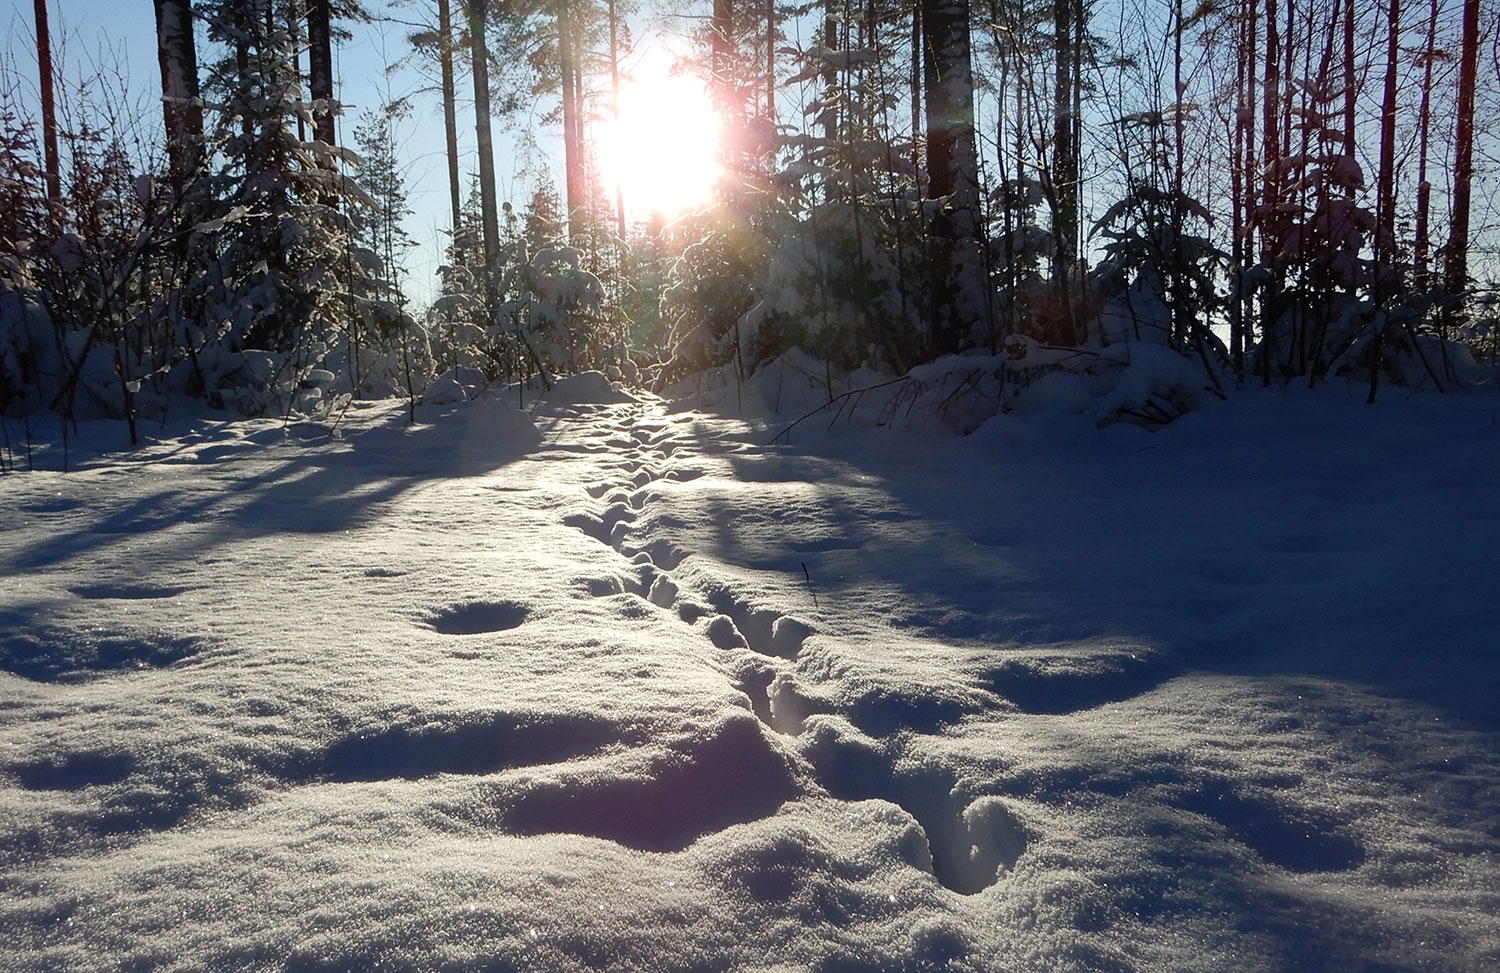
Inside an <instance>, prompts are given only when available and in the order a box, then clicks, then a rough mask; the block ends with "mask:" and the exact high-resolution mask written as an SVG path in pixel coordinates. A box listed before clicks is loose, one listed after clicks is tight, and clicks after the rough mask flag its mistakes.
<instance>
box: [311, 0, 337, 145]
mask: <svg viewBox="0 0 1500 973" xmlns="http://www.w3.org/2000/svg"><path fill="white" fill-rule="evenodd" d="M331 19H332V14H331V10H330V3H329V0H308V4H307V81H308V85H307V86H308V90H309V92H310V93H311V95H312V100H313V104H314V108H313V113H312V116H313V138H315V139H317V140H318V141H320V142H322V143H324V144H325V145H334V144H336V142H337V138H336V137H335V134H334V116H335V115H336V114H337V112H336V111H335V109H334V104H333V29H332V24H331V22H330V21H331Z"/></svg>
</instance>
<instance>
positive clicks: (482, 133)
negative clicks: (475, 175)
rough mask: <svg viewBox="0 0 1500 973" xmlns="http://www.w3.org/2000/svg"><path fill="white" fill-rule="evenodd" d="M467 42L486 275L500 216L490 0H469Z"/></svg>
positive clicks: (496, 254) (496, 250) (496, 246)
mask: <svg viewBox="0 0 1500 973" xmlns="http://www.w3.org/2000/svg"><path fill="white" fill-rule="evenodd" d="M467 6H468V14H469V43H470V52H471V55H472V61H473V65H474V134H475V138H476V141H477V142H478V143H479V208H480V216H481V228H482V231H483V235H484V263H485V273H486V274H487V275H488V274H493V273H495V271H496V267H497V265H498V262H499V260H500V213H499V209H498V202H497V199H496V196H497V192H496V188H495V143H494V136H493V135H492V134H491V129H490V71H489V61H490V49H489V46H488V45H487V44H486V43H485V30H486V27H487V20H488V19H489V0H468V4H467Z"/></svg>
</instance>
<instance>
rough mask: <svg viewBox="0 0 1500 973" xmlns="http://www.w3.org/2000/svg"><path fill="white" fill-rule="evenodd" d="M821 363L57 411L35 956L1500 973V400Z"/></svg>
mask: <svg viewBox="0 0 1500 973" xmlns="http://www.w3.org/2000/svg"><path fill="white" fill-rule="evenodd" d="M1148 347H1149V346H1132V347H1131V349H1129V350H1130V352H1131V356H1132V357H1131V358H1130V361H1131V362H1132V363H1137V364H1141V365H1143V366H1144V365H1149V364H1150V361H1149V357H1150V355H1151V354H1153V353H1154V351H1155V349H1151V350H1149V351H1148V350H1147V349H1148ZM1142 356H1144V357H1142ZM796 364H797V362H796V361H795V360H793V361H789V362H787V363H782V366H781V372H780V373H776V372H775V370H768V372H767V373H766V374H764V375H762V376H761V379H760V380H759V384H753V383H751V384H746V385H745V386H744V387H742V388H733V389H731V388H728V387H719V388H707V387H702V389H701V393H700V394H699V395H698V396H697V398H696V399H692V400H679V401H675V402H667V401H664V400H661V399H658V398H655V397H653V396H651V395H648V394H646V393H642V392H638V391H626V390H623V389H621V388H619V387H616V386H612V385H610V384H609V383H608V382H607V381H605V380H604V378H603V377H602V376H598V375H584V376H574V377H570V378H566V379H562V380H560V381H559V382H558V383H557V385H556V386H555V387H554V388H552V389H551V390H550V391H548V392H546V393H544V394H542V395H540V396H539V397H538V396H536V395H535V394H533V393H528V394H527V395H526V396H525V397H524V400H523V399H522V397H521V396H519V395H517V394H515V393H514V390H512V391H511V392H507V393H506V394H504V395H496V394H495V393H485V394H478V395H476V396H474V397H473V398H472V400H470V398H469V397H468V396H467V395H465V396H454V397H452V398H451V399H449V400H445V401H442V402H435V401H429V402H428V403H426V404H418V405H417V406H415V410H416V422H415V423H414V424H413V423H409V422H408V411H407V410H408V408H409V406H408V404H407V403H405V402H391V403H368V402H354V403H350V404H349V406H348V408H347V410H346V411H345V412H344V413H343V414H342V415H341V416H337V417H329V418H326V419H321V420H310V419H305V420H297V421H291V422H285V421H275V420H269V419H263V420H247V421H240V422H224V421H219V420H217V419H214V418H212V417H207V416H199V417H186V416H184V417H181V418H178V419H176V420H173V421H171V422H168V423H166V424H165V425H158V424H150V425H143V426H142V427H141V431H142V434H143V435H144V437H145V439H146V441H145V443H144V444H143V446H142V447H141V448H139V449H138V450H136V451H134V452H122V451H116V450H118V449H119V447H120V446H121V445H122V442H123V438H124V430H123V429H122V428H121V427H120V426H119V425H118V424H107V423H98V424H85V425H82V426H80V427H78V428H77V429H76V430H74V431H72V432H71V433H70V436H69V439H68V444H67V445H68V465H69V466H70V468H71V472H68V473H62V472H58V471H57V470H59V469H60V468H61V466H62V451H63V448H62V443H61V439H60V437H58V436H57V435H56V432H57V431H56V430H55V429H53V428H46V427H43V426H41V425H40V424H37V423H33V425H32V428H31V437H32V440H33V441H32V444H31V451H32V457H33V459H34V461H35V463H36V465H37V466H38V467H39V469H38V470H37V471H35V472H12V473H9V474H6V475H4V476H0V489H3V491H4V496H5V503H4V504H3V505H0V530H3V533H0V538H3V539H0V572H3V575H4V581H3V584H0V829H3V838H0V968H4V969H6V970H17V971H27V970H59V969H67V970H79V971H89V970H115V969H146V968H150V969H161V970H189V969H205V968H207V969H215V970H236V969H244V970H249V969H257V970H260V969H279V970H298V971H301V970H333V969H374V968H380V969H395V970H440V969H451V970H460V969H488V970H547V971H567V970H585V969H600V970H602V969H610V970H651V971H658V970H720V969H735V970H762V971H771V970H819V971H824V973H832V971H845V970H912V971H916V970H974V971H978V970H1081V969H1088V970H1168V969H1170V970H1206V969H1235V970H1287V969H1375V968H1379V969H1390V970H1395V969H1417V968H1421V969H1434V970H1484V969H1493V968H1495V967H1496V966H1497V965H1500V927H1497V925H1496V923H1495V916H1496V915H1497V914H1500V774H1497V770H1500V756H1497V754H1500V736H1497V735H1500V717H1497V712H1496V710H1495V707H1494V700H1495V699H1496V698H1497V691H1500V677H1497V673H1500V666H1497V659H1496V651H1497V650H1496V639H1495V634H1494V633H1495V632H1496V630H1497V627H1500V608H1497V602H1496V599H1495V597H1494V591H1495V580H1496V575H1495V569H1494V552H1495V551H1496V550H1497V544H1500V494H1497V493H1496V492H1495V490H1494V484H1495V483H1496V482H1497V481H1500V419H1497V416H1500V408H1497V404H1496V401H1495V400H1494V399H1493V397H1485V396H1479V395H1470V396H1457V395H1454V396H1439V395H1434V394H1427V393H1423V394H1417V395H1412V396H1409V397H1406V398H1402V397H1398V396H1396V395H1395V394H1386V395H1384V396H1383V397H1382V399H1381V401H1380V402H1378V403H1377V404H1376V405H1374V406H1365V405H1364V404H1363V402H1362V399H1363V394H1364V389H1363V387H1362V386H1361V387H1360V388H1352V387H1349V388H1346V387H1344V386H1341V385H1339V384H1337V383H1330V384H1329V385H1327V386H1325V388H1323V389H1322V390H1319V391H1318V392H1316V393H1308V392H1301V391H1298V392H1291V391H1275V392H1263V391H1260V390H1241V391H1238V392H1235V393H1233V394H1231V395H1230V396H1229V399H1228V401H1225V402H1219V401H1217V400H1215V399H1208V400H1206V401H1205V403H1204V407H1203V408H1201V409H1199V410H1197V411H1194V412H1191V413H1188V414H1187V415H1185V416H1183V417H1181V418H1178V419H1176V420H1175V421H1173V422H1171V423H1170V424H1168V425H1166V426H1165V427H1164V428H1162V429H1160V430H1159V431H1157V432H1154V433H1148V432H1146V431H1144V430H1142V429H1139V428H1136V427H1134V426H1129V425H1113V426H1110V427H1108V428H1106V429H1102V430H1101V429H1096V428H1095V423H1094V422H1093V421H1092V420H1091V419H1086V420H1080V421H1073V419H1072V418H1070V416H1071V413H1069V412H1068V411H1067V410H1062V416H1061V418H1059V416H1058V415H1056V414H1054V413H1044V412H1037V413H1020V414H1003V415H997V416H995V417H993V418H991V419H989V420H988V421H986V422H984V423H983V424H982V425H980V426H979V427H978V429H977V431H975V432H974V433H973V434H972V435H970V436H957V435H953V434H952V433H951V432H946V431H944V430H945V426H944V424H943V423H942V422H941V421H939V420H938V419H937V418H935V415H934V413H933V411H932V410H931V409H930V408H927V407H925V406H918V407H916V408H906V407H903V408H901V409H892V408H888V403H883V402H882V401H880V400H879V398H878V396H879V395H880V394H882V393H883V394H887V395H895V394H900V391H899V390H900V387H899V386H890V387H887V388H885V389H883V390H880V391H877V392H871V393H869V394H868V395H865V396H863V397H861V398H860V401H859V403H858V404H857V405H854V406H851V407H850V408H848V409H846V410H844V411H842V412H840V413H837V418H834V417H833V416H827V417H815V419H814V420H809V421H805V422H802V423H800V424H798V425H797V426H795V427H794V428H792V429H791V430H790V431H789V432H786V434H785V435H782V436H780V437H779V438H778V433H782V432H783V431H785V430H786V428H787V426H788V425H789V424H790V423H791V422H792V420H794V419H796V418H798V417H800V416H802V415H803V413H804V412H806V411H810V409H812V408H816V407H817V405H818V404H820V396H821V397H822V399H821V401H826V395H827V392H828V391H829V390H828V389H826V388H821V387H820V383H821V382H822V381H824V380H825V376H824V375H821V374H816V373H812V374H809V373H811V372H812V370H811V369H802V370H798V368H796V367H792V366H795V365H796ZM802 364H804V365H805V364H806V363H805V362H804V363H802ZM1127 384H1128V383H1127ZM1148 384H1149V383H1147V384H1143V385H1141V386H1140V387H1139V388H1135V386H1134V385H1131V386H1129V387H1130V389H1131V391H1129V392H1122V393H1121V394H1128V395H1131V396H1139V395H1144V394H1146V393H1147V392H1148V391H1149V390H1148V388H1147V385H1148ZM521 401H524V402H525V405H526V408H525V409H524V410H522V409H519V408H517V407H516V404H517V403H519V402H521ZM710 404H711V405H712V406H713V409H712V410H710V409H708V408H706V407H705V406H707V405H710ZM876 419H880V420H881V421H883V422H884V425H880V426H877V425H876V424H875V420H876ZM6 433H7V435H8V437H9V438H8V439H7V440H6V441H5V442H6V443H8V447H7V451H6V453H5V456H6V459H7V462H8V463H15V464H18V465H19V466H21V467H23V468H24V466H25V447H24V442H25V431H24V430H23V428H22V427H21V425H20V423H18V422H16V421H10V422H9V423H7V425H6ZM773 439H774V440H776V442H777V444H776V445H771V443H772V440H773Z"/></svg>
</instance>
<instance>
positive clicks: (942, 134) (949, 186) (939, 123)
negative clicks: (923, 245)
mask: <svg viewBox="0 0 1500 973" xmlns="http://www.w3.org/2000/svg"><path fill="white" fill-rule="evenodd" d="M922 26H923V34H924V37H923V40H924V45H925V50H926V58H925V62H926V63H925V71H924V72H923V73H924V78H923V80H924V87H925V89H926V109H927V178H928V186H927V196H928V198H929V199H932V200H941V201H943V204H944V205H943V206H942V208H941V209H940V210H939V211H938V212H937V214H936V216H935V217H934V219H933V223H932V227H931V233H932V242H933V255H932V259H931V261H930V264H931V271H932V288H931V295H930V300H931V312H930V313H931V321H930V327H931V334H932V349H931V350H932V352H933V354H935V355H942V354H947V353H951V352H956V351H958V350H960V349H961V348H963V347H964V346H965V345H966V344H967V343H968V341H967V339H968V338H969V336H970V335H971V333H972V331H973V329H974V327H975V326H976V325H983V324H985V323H987V315H988V302H987V297H988V295H987V294H986V293H985V287H986V284H985V280H984V274H983V264H982V262H981V259H980V257H981V254H980V237H979V162H978V157H977V153H976V151H975V146H974V78H973V74H972V68H971V66H970V63H969V3H968V0H922Z"/></svg>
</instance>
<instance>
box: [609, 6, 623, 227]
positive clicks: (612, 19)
mask: <svg viewBox="0 0 1500 973" xmlns="http://www.w3.org/2000/svg"><path fill="white" fill-rule="evenodd" d="M608 2H609V7H608V13H609V98H610V105H611V107H612V108H613V111H614V119H615V125H616V127H618V126H619V124H620V18H619V15H618V14H617V13H616V11H615V0H608ZM615 224H616V229H617V230H618V231H619V234H620V240H621V241H622V242H623V241H624V239H625V188H624V182H623V181H622V180H621V179H620V173H619V172H616V173H615Z"/></svg>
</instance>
